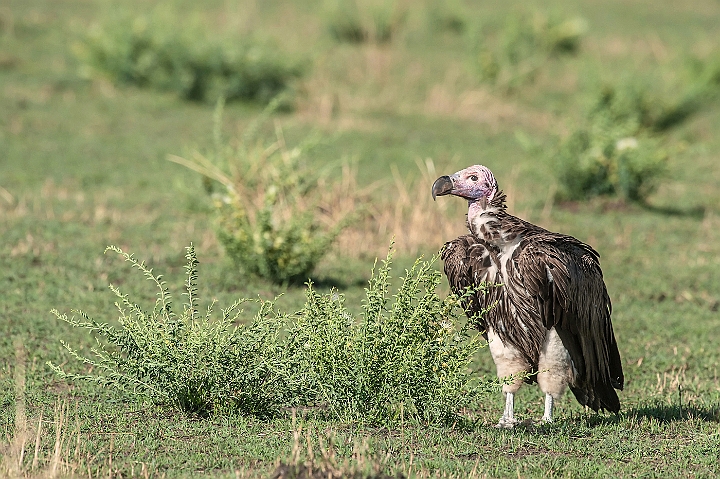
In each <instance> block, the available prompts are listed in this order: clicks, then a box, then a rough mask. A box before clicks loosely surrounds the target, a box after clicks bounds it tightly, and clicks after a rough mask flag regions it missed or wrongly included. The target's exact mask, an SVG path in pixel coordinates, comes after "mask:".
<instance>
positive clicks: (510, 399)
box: [496, 393, 517, 429]
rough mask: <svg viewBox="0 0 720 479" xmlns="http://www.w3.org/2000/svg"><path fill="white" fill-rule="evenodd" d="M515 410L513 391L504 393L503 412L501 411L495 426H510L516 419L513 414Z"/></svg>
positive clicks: (513, 424) (507, 427)
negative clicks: (501, 413)
mask: <svg viewBox="0 0 720 479" xmlns="http://www.w3.org/2000/svg"><path fill="white" fill-rule="evenodd" d="M514 411H515V393H505V412H503V415H502V417H501V418H500V421H499V422H498V423H497V426H496V427H499V428H506V429H509V428H512V427H515V424H517V419H515V416H514Z"/></svg>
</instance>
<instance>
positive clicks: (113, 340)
mask: <svg viewBox="0 0 720 479" xmlns="http://www.w3.org/2000/svg"><path fill="white" fill-rule="evenodd" d="M108 249H109V250H112V251H114V252H116V253H118V254H120V255H122V256H123V257H124V259H125V261H127V262H129V263H130V264H132V266H133V267H134V268H137V269H138V270H139V271H141V272H142V273H143V274H144V275H145V277H146V279H148V280H150V281H151V282H153V283H154V284H155V286H156V287H157V289H158V293H157V300H156V301H155V305H154V306H153V308H152V310H149V311H146V310H143V309H141V307H140V306H139V305H137V304H135V303H133V302H132V301H130V299H129V298H128V296H127V295H124V294H122V293H121V292H120V291H119V290H118V289H117V288H115V287H113V286H110V288H111V290H112V291H113V292H114V293H115V295H116V296H117V297H118V299H119V302H117V303H116V306H117V308H118V311H119V313H120V316H119V318H118V322H119V327H113V326H111V325H108V324H107V323H99V322H97V321H94V320H92V319H90V318H88V317H87V315H86V314H85V313H83V312H82V311H77V313H78V314H79V315H80V317H81V318H82V319H81V320H77V319H75V318H74V317H72V318H68V317H67V316H66V315H64V314H60V313H59V312H57V311H55V310H53V313H54V314H55V315H56V316H57V317H58V318H59V319H61V320H63V321H66V322H68V323H69V324H71V325H72V326H74V327H78V328H84V329H87V330H88V331H90V332H91V333H94V334H96V339H97V345H96V347H94V348H93V349H92V353H93V355H92V356H91V357H86V356H82V355H80V353H78V352H77V351H76V350H75V349H73V348H72V347H70V346H69V345H67V344H66V343H64V342H63V345H64V346H65V348H66V349H67V350H68V351H69V352H70V354H72V355H73V356H74V357H75V358H76V359H78V360H80V361H82V362H84V363H85V364H87V365H89V366H91V367H92V368H93V369H95V370H96V371H97V373H96V374H88V375H79V374H73V373H68V372H66V371H65V370H63V369H61V368H60V367H59V366H54V365H52V364H51V365H50V366H51V367H52V368H53V369H54V370H55V372H57V373H58V374H59V375H60V376H61V377H62V378H67V379H82V380H89V381H93V382H96V383H99V384H102V385H105V386H109V387H119V388H122V389H125V390H127V391H130V392H132V393H134V394H137V395H139V396H141V397H148V398H150V399H151V400H154V401H156V402H158V403H161V404H169V405H171V406H174V407H178V408H179V409H181V410H183V411H185V412H189V413H196V414H200V415H206V414H208V413H210V412H213V411H226V410H239V411H240V412H242V413H246V414H268V413H271V412H272V411H274V410H276V409H277V407H278V406H279V405H280V404H282V403H283V402H284V401H285V400H286V398H285V397H284V396H283V394H284V391H285V390H286V389H287V386H286V385H285V383H284V381H285V380H286V378H285V374H286V373H287V372H288V369H287V367H286V366H284V364H283V361H284V355H283V348H282V347H281V346H280V342H279V333H280V331H281V328H282V326H283V318H282V317H281V316H280V315H278V314H276V313H275V312H274V309H273V303H272V302H263V303H262V304H261V307H260V311H259V312H258V313H257V314H256V315H255V317H254V318H253V319H252V320H250V321H249V322H248V323H247V324H244V325H242V326H236V325H235V322H236V321H237V320H238V318H239V315H240V313H241V310H240V309H239V308H240V306H241V304H242V303H243V301H244V300H241V301H237V302H235V303H233V304H232V305H231V306H230V307H228V308H227V309H223V310H222V314H221V317H220V318H217V319H212V310H213V306H214V302H213V303H212V304H210V305H209V306H208V307H207V311H206V312H205V313H204V314H202V313H201V312H200V311H199V306H198V301H199V299H198V298H197V287H196V281H197V264H198V262H197V258H196V255H195V251H194V248H193V247H192V246H190V247H188V248H187V255H186V258H187V266H186V271H187V280H186V282H185V292H184V293H183V295H185V296H186V302H185V303H184V305H183V310H182V312H180V313H176V312H174V311H173V309H172V297H171V294H170V292H169V291H168V289H167V287H166V286H165V282H164V281H163V280H162V277H161V276H156V275H154V274H153V272H152V270H151V269H149V268H147V267H146V266H145V264H144V263H140V262H138V261H137V260H135V259H134V258H133V257H132V256H131V255H129V254H127V253H124V252H122V251H121V250H120V249H118V248H116V247H109V248H108Z"/></svg>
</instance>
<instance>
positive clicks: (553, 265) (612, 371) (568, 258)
mask: <svg viewBox="0 0 720 479" xmlns="http://www.w3.org/2000/svg"><path fill="white" fill-rule="evenodd" d="M512 269H513V270H514V271H513V275H514V276H515V277H516V278H517V280H518V283H517V286H518V287H521V288H523V289H524V290H525V291H526V294H524V295H520V297H521V298H525V299H524V300H521V301H520V303H519V304H516V306H517V307H519V308H520V309H523V310H525V311H523V314H527V315H528V317H532V316H535V317H537V316H539V319H540V320H542V322H543V324H544V325H545V327H546V328H548V329H550V328H552V327H555V330H556V331H557V332H558V335H559V336H560V339H561V340H562V342H563V344H564V345H565V348H566V349H567V350H568V352H569V353H570V357H571V359H572V361H573V364H574V366H575V369H576V377H575V380H574V383H573V384H572V385H571V389H572V391H573V393H574V394H575V397H576V398H577V399H578V401H579V402H580V403H581V404H583V405H586V406H589V407H591V408H592V409H593V410H595V411H597V410H599V409H607V410H609V411H612V412H615V413H617V412H618V411H619V410H620V400H619V399H618V396H617V393H616V392H615V389H622V388H623V384H624V377H623V371H622V364H621V362H620V352H619V351H618V347H617V342H616V341H615V335H614V333H613V328H612V323H611V321H610V314H611V312H612V305H611V303H610V297H609V296H608V293H607V290H606V288H605V282H604V281H603V276H602V271H601V269H600V264H599V256H598V254H597V252H596V251H595V250H593V249H592V248H591V247H590V246H588V245H586V244H584V243H582V242H580V241H578V240H576V239H575V238H572V237H570V236H565V235H555V234H552V235H547V237H545V238H542V239H540V238H534V239H533V240H532V241H528V242H527V243H526V244H525V245H524V246H523V247H521V248H518V250H517V251H516V255H515V256H514V257H513V261H512ZM513 296H514V297H518V296H515V295H513ZM523 301H524V303H523Z"/></svg>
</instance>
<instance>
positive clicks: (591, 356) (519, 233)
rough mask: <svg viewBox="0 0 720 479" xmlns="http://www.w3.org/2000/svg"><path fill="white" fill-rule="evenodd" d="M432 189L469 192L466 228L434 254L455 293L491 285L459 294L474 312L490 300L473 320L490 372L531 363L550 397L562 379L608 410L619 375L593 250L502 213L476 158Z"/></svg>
mask: <svg viewBox="0 0 720 479" xmlns="http://www.w3.org/2000/svg"><path fill="white" fill-rule="evenodd" d="M473 178H476V180H473ZM441 180H442V181H441ZM448 180H449V183H448ZM483 182H484V183H483ZM475 185H479V186H475ZM433 194H434V195H442V194H455V195H457V196H461V197H463V198H465V199H467V200H468V202H469V209H468V228H469V230H470V234H468V235H464V236H461V237H459V238H457V239H455V240H452V241H450V242H448V243H446V245H445V248H444V250H443V252H442V259H443V261H444V269H445V274H446V275H447V277H448V281H449V283H450V287H451V289H452V291H453V292H455V293H456V294H458V295H462V294H463V293H464V292H465V291H466V288H468V287H478V286H479V285H480V284H481V283H483V282H487V283H490V284H494V285H497V286H495V287H491V288H489V290H488V291H487V292H486V293H483V292H478V293H475V294H472V295H471V296H469V297H466V299H465V304H464V307H465V310H466V313H467V315H468V317H471V318H473V317H476V315H477V313H478V312H479V311H482V310H483V309H487V308H488V307H490V306H491V305H494V306H493V307H492V308H491V309H490V310H489V312H488V313H487V314H486V315H485V316H484V317H482V318H481V319H479V320H477V327H478V328H479V329H480V330H482V331H485V333H484V334H485V337H486V338H488V334H489V335H490V339H491V352H492V353H493V359H494V360H495V363H496V365H497V366H498V375H500V374H501V372H505V373H507V372H510V373H516V372H521V371H527V372H532V373H536V372H538V371H540V372H541V374H538V375H537V376H535V378H536V379H537V381H538V382H540V383H541V384H540V385H541V388H542V389H543V391H545V392H546V394H547V395H550V396H552V397H553V398H555V399H557V397H558V396H559V395H560V394H562V390H564V388H565V386H569V387H570V389H571V390H572V392H573V393H574V395H575V397H576V398H577V400H578V401H579V402H580V404H583V405H585V406H588V407H590V408H592V409H593V410H595V411H598V410H602V409H605V410H608V411H612V412H615V413H617V412H618V411H619V410H620V400H619V398H618V396H617V393H616V392H615V389H622V388H623V384H624V378H623V371H622V364H621V361H620V353H619V351H618V346H617V342H616V340H615V336H614V332H613V327H612V323H611V319H610V315H611V312H612V306H611V302H610V297H609V295H608V293H607V290H606V287H605V283H604V281H603V275H602V271H601V269H600V262H599V255H598V253H597V252H596V251H595V250H594V249H593V248H592V247H590V246H588V245H587V244H585V243H583V242H581V241H579V240H577V239H576V238H573V237H572V236H568V235H563V234H559V233H553V232H550V231H548V230H546V229H544V228H541V227H539V226H536V225H533V224H531V223H528V222H526V221H524V220H522V219H520V218H517V217H515V216H513V215H511V214H509V213H507V211H506V206H505V195H504V194H503V193H502V192H501V191H499V190H498V189H497V183H496V182H495V179H494V177H493V176H492V173H491V172H490V170H488V169H487V168H485V167H482V166H479V165H476V166H474V167H470V168H467V169H465V170H462V171H460V172H458V173H456V174H455V175H452V176H451V177H443V178H442V179H438V181H437V182H436V185H435V186H434V188H433ZM552 331H554V332H556V333H557V336H558V337H559V341H557V340H554V339H553V337H551V336H552ZM492 340H495V341H497V344H496V345H495V346H493V344H492ZM567 358H569V361H568V360H567ZM543 374H544V375H545V376H547V377H544V376H542V375H543ZM517 388H519V384H518V385H517V386H511V387H509V388H506V389H505V392H506V393H508V392H509V393H511V394H514V392H515V391H516V390H517ZM507 400H508V401H509V403H510V405H509V407H510V411H509V417H507V416H508V406H507V405H506V414H505V415H503V418H501V421H500V425H501V426H503V425H506V424H504V423H503V421H504V420H508V419H509V421H510V425H512V423H514V419H513V416H512V397H510V398H508V399H507ZM547 401H550V404H549V406H548V405H547V404H548V403H547ZM548 407H549V410H548ZM551 416H552V398H548V397H546V415H545V416H544V418H545V419H546V420H551Z"/></svg>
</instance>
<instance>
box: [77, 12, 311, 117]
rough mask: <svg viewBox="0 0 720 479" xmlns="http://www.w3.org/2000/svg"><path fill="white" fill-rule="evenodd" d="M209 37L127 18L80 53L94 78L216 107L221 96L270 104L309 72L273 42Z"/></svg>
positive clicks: (168, 22) (104, 29)
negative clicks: (98, 76) (215, 104)
mask: <svg viewBox="0 0 720 479" xmlns="http://www.w3.org/2000/svg"><path fill="white" fill-rule="evenodd" d="M209 37H210V35H209V33H208V31H207V30H205V29H198V28H195V29H192V28H186V26H180V27H179V25H178V22H177V20H176V19H175V20H173V19H165V18H164V17H162V16H159V15H153V16H143V17H137V18H134V19H127V18H126V19H122V18H121V19H120V20H114V21H113V22H109V23H107V24H105V25H103V26H101V27H96V28H95V29H94V30H92V31H91V33H90V34H89V35H88V36H87V37H86V38H85V40H84V42H83V44H82V46H81V48H80V50H79V52H80V57H81V60H82V61H83V62H84V64H85V66H86V68H87V69H88V70H89V74H90V75H97V74H102V75H106V76H108V77H109V78H110V79H111V80H112V81H113V82H115V83H118V84H131V85H136V86H139V87H147V88H154V89H157V90H167V91H174V92H177V93H178V95H180V97H182V98H184V99H187V100H194V101H206V102H213V103H214V102H215V101H217V99H218V98H221V97H222V98H225V99H227V100H229V101H231V100H250V101H258V102H265V103H266V102H268V101H270V99H272V98H273V97H275V96H277V95H278V94H280V93H281V92H284V91H286V90H288V89H289V88H290V87H291V85H292V82H293V81H294V80H295V79H296V78H299V77H300V76H302V75H303V72H304V70H305V69H304V67H303V65H302V63H301V62H298V61H296V60H291V59H289V58H287V57H286V56H285V55H283V54H282V52H280V51H279V50H278V48H277V47H276V46H273V45H270V44H268V43H262V42H259V41H257V40H254V39H253V38H249V37H238V38H225V39H214V40H213V39H210V38H209Z"/></svg>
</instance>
